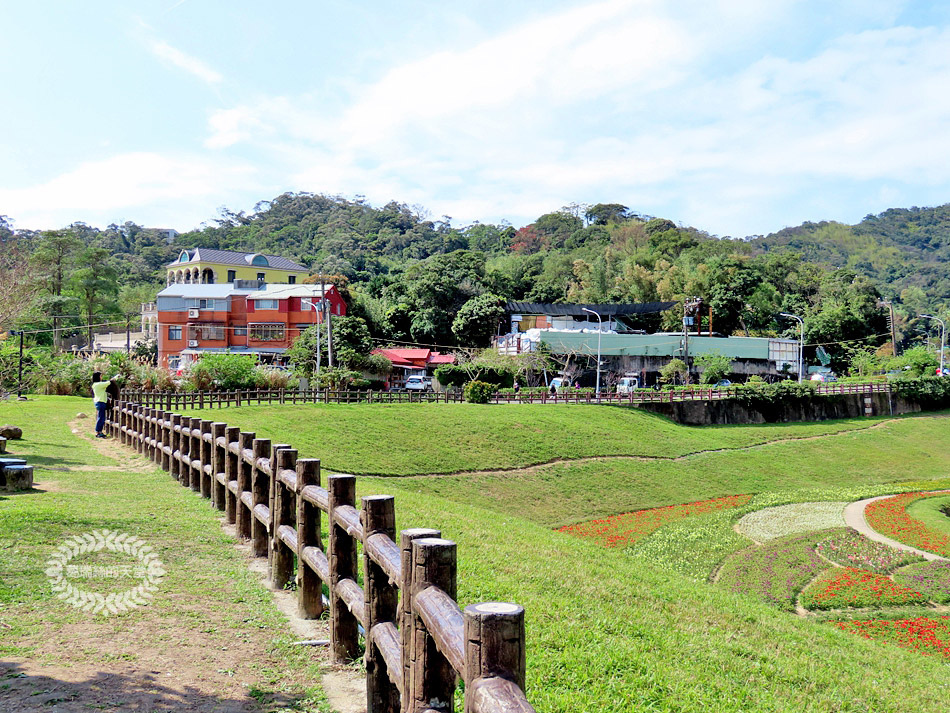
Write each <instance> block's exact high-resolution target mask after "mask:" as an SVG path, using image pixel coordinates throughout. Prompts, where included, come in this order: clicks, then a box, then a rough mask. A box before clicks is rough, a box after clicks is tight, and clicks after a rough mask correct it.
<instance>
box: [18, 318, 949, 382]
mask: <svg viewBox="0 0 950 713" xmlns="http://www.w3.org/2000/svg"><path fill="white" fill-rule="evenodd" d="M920 316H921V317H926V318H927V319H932V320H934V321H935V322H939V323H940V376H946V373H944V370H943V364H944V357H943V354H944V352H945V351H946V349H947V323H946V322H944V321H943V320H942V319H940V317H934V316H933V315H932V314H922V315H920ZM20 334H23V332H20ZM927 342H928V344H929V342H930V335H929V334H928V335H927ZM20 343H21V344H22V342H20Z"/></svg>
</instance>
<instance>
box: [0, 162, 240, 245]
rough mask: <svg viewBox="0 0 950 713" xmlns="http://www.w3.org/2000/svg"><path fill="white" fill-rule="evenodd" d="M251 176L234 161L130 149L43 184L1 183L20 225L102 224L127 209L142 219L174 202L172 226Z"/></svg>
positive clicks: (0, 198) (207, 210)
mask: <svg viewBox="0 0 950 713" xmlns="http://www.w3.org/2000/svg"><path fill="white" fill-rule="evenodd" d="M253 181H254V170H253V169H251V168H250V167H249V166H247V165H243V164H241V163H238V162H234V161H216V162H210V161H208V160H205V159H203V158H202V157H200V156H176V157H173V158H172V157H168V156H162V155H159V154H155V153H144V152H143V153H129V154H122V155H117V156H112V157H110V158H107V159H104V160H101V161H90V162H87V163H84V164H82V165H80V166H78V167H76V168H75V169H74V170H72V171H69V172H68V173H64V174H62V175H60V176H57V177H55V178H53V179H51V180H49V181H47V182H46V183H43V184H40V185H36V186H30V187H27V188H19V189H0V205H11V206H15V207H16V218H17V225H19V226H22V227H30V228H34V229H40V228H43V229H46V228H52V227H59V226H62V225H66V224H68V223H71V222H73V221H76V220H83V221H85V222H89V223H92V224H100V225H101V224H105V223H109V222H114V221H117V220H120V216H121V215H123V214H124V215H130V214H132V215H133V217H132V219H134V220H136V221H137V222H143V217H142V214H143V213H145V212H147V211H146V210H143V209H149V208H151V207H152V206H154V205H163V206H165V205H169V206H174V207H175V210H174V211H169V213H170V214H171V215H174V220H175V221H176V222H177V224H176V225H174V226H169V227H179V226H182V225H184V227H191V226H192V225H194V224H195V223H197V222H199V221H200V220H204V219H207V218H209V217H210V215H211V210H213V208H215V207H217V206H218V205H220V204H221V203H222V202H224V200H225V199H226V197H227V196H228V195H229V194H230V193H233V192H235V191H238V190H244V189H245V188H247V187H249V186H250V185H251V184H252V182H253ZM196 210H197V211H198V212H195V211H196ZM167 220H169V218H166V219H165V221H162V222H163V224H164V222H166V221H167ZM192 221H193V222H192Z"/></svg>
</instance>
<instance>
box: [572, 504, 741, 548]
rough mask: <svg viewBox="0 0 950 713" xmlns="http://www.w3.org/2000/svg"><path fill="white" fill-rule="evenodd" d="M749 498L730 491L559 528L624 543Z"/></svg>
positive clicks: (614, 544)
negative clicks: (669, 524)
mask: <svg viewBox="0 0 950 713" xmlns="http://www.w3.org/2000/svg"><path fill="white" fill-rule="evenodd" d="M751 499H752V496H751V495H729V496H727V497H724V498H714V499H712V500H700V501H699V502H695V503H686V504H684V505H667V506H665V507H661V508H651V509H650V510H637V511H636V512H628V513H624V514H622V515H612V516H610V517H608V518H606V519H603V520H588V521H587V522H580V523H578V524H576V525H565V526H564V527H561V528H558V531H559V532H566V533H567V534H569V535H574V536H576V537H584V538H591V539H594V540H598V541H599V542H600V544H602V545H604V546H605V547H623V546H625V545H630V544H633V543H634V542H637V541H638V540H642V539H643V538H644V537H646V536H647V535H649V534H651V533H653V532H656V531H657V530H658V529H660V528H661V527H662V526H663V525H665V524H667V523H668V522H672V521H674V520H682V519H683V518H684V517H689V516H691V515H703V514H705V513H708V512H714V511H716V510H727V509H729V508H735V507H739V506H740V505H745V504H746V503H747V502H749V501H750V500H751Z"/></svg>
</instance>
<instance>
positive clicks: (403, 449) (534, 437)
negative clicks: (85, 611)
mask: <svg viewBox="0 0 950 713" xmlns="http://www.w3.org/2000/svg"><path fill="white" fill-rule="evenodd" d="M183 413H185V414H186V415H189V416H198V417H201V418H205V419H213V420H215V421H218V420H220V421H224V422H226V423H227V424H228V425H231V426H239V427H240V428H241V429H242V430H245V431H254V432H256V433H257V436H258V437H259V438H270V439H271V440H273V441H274V442H275V443H290V444H292V445H293V446H294V447H295V448H297V449H298V450H299V451H300V452H301V453H319V454H320V458H321V460H322V462H323V466H324V467H325V468H329V469H333V470H336V471H340V472H348V473H356V474H367V475H415V474H427V473H454V472H460V471H473V470H494V469H508V468H520V467H524V466H528V465H533V464H536V463H548V462H551V461H554V460H558V459H575V458H587V457H592V456H617V455H623V456H644V457H651V458H675V457H677V456H681V455H684V454H687V453H694V452H697V451H705V450H717V449H730V448H743V447H747V446H751V445H755V444H760V443H765V442H768V441H773V440H778V439H784V438H790V439H800V438H808V437H811V436H818V435H824V434H827V433H838V432H841V431H848V430H854V429H864V428H867V427H868V426H869V425H871V424H872V423H874V421H873V420H871V419H863V420H861V419H855V420H843V421H826V422H823V423H787V424H774V425H768V426H760V425H755V426H711V427H706V428H694V427H686V426H679V425H677V424H674V423H672V422H671V421H668V420H666V419H664V418H661V417H659V416H656V415H654V414H650V413H647V412H645V411H640V410H638V409H635V408H629V407H618V406H596V405H592V406H587V405H565V404H562V405H556V406H555V405H541V404H525V405H521V404H510V405H508V404H506V405H492V406H475V405H472V404H392V405H374V406H369V405H365V404H363V405H352V406H345V405H342V406H341V405H314V404H306V405H297V406H290V405H285V406H273V405H269V406H268V405H262V406H244V407H241V408H229V409H221V410H208V409H196V410H190V411H184V412H183Z"/></svg>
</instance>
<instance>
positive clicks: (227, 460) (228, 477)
mask: <svg viewBox="0 0 950 713" xmlns="http://www.w3.org/2000/svg"><path fill="white" fill-rule="evenodd" d="M240 438H241V429H239V428H237V427H233V426H229V427H228V428H227V429H226V430H225V432H224V441H225V443H226V444H227V445H226V446H225V449H224V520H225V522H227V523H228V524H230V525H233V524H234V522H235V518H237V499H238V498H239V497H240V493H238V494H237V495H235V493H234V491H232V490H231V484H232V483H234V484H236V483H237V482H238V477H239V476H238V473H240V470H241V461H240V458H239V456H237V455H236V454H235V453H232V452H231V444H232V443H238V442H239V440H240Z"/></svg>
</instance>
